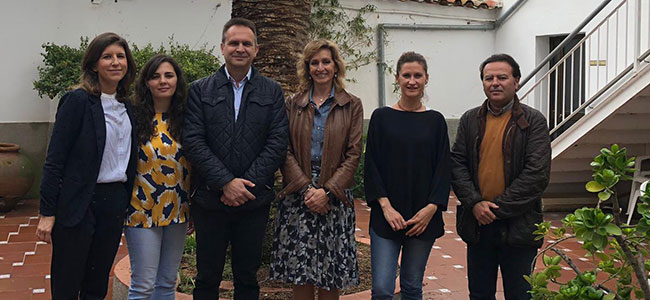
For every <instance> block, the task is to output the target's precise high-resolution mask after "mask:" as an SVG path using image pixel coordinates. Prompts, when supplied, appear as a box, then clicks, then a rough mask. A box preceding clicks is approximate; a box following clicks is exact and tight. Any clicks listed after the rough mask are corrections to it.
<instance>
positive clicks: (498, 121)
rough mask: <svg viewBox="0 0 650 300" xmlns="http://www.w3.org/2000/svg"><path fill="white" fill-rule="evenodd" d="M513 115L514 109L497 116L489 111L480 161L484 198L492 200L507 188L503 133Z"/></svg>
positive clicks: (481, 187)
mask: <svg viewBox="0 0 650 300" xmlns="http://www.w3.org/2000/svg"><path fill="white" fill-rule="evenodd" d="M511 116H512V110H509V111H507V112H505V113H503V114H502V115H500V116H497V117H495V116H494V115H492V114H491V113H487V120H486V122H485V134H484V135H483V140H482V141H481V149H480V152H479V163H478V185H479V188H480V189H481V196H482V197H483V200H487V201H492V200H494V198H496V197H497V196H499V195H501V194H503V192H505V190H506V183H505V177H504V173H503V172H504V170H503V135H504V133H505V130H506V126H507V125H508V121H510V117H511Z"/></svg>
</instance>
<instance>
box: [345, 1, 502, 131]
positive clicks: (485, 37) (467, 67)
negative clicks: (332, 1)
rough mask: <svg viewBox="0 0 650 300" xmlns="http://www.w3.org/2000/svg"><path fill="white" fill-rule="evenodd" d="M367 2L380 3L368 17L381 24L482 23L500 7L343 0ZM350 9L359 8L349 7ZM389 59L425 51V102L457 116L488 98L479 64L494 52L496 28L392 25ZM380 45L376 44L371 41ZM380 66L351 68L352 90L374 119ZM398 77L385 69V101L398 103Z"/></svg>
mask: <svg viewBox="0 0 650 300" xmlns="http://www.w3.org/2000/svg"><path fill="white" fill-rule="evenodd" d="M367 3H371V4H373V5H375V6H376V7H377V10H376V12H375V13H372V14H369V15H368V17H367V22H368V24H369V25H371V26H373V27H374V28H376V26H377V25H378V24H380V23H396V24H436V25H466V24H468V23H469V24H472V25H481V24H486V23H487V22H486V21H493V20H494V19H495V17H496V13H497V11H496V10H486V9H469V8H464V7H456V6H441V5H437V4H430V3H417V2H412V1H407V2H401V1H395V0H383V1H360V0H355V1H345V4H344V6H345V7H346V8H359V7H361V6H363V5H365V4H367ZM350 13H356V11H354V10H350ZM386 39H387V41H388V45H387V46H386V47H385V61H384V62H386V63H387V64H388V65H390V66H392V67H393V68H394V67H395V64H396V62H397V60H398V58H399V56H400V55H401V54H402V53H403V52H406V51H415V52H418V53H421V54H422V55H424V57H425V58H426V59H427V63H428V67H429V76H430V80H429V84H428V85H427V88H426V90H425V93H426V95H427V96H428V101H427V102H426V103H425V104H426V105H427V106H429V107H432V108H433V109H435V110H438V111H440V112H442V113H443V115H444V116H445V117H446V118H459V117H460V116H461V115H462V113H463V112H464V111H465V110H467V109H468V108H471V107H474V106H477V105H479V104H480V103H481V101H482V100H483V99H484V97H485V96H484V95H483V92H482V89H481V83H480V80H479V76H478V65H479V64H480V62H481V61H482V60H483V59H485V58H486V57H488V56H489V55H490V54H492V53H493V51H494V45H493V44H494V32H493V31H477V30H474V31H465V30H462V31H461V30H435V31H433V30H422V29H420V30H411V29H388V30H387V37H386ZM373 47H374V48H373V49H372V50H374V49H376V44H375V45H373ZM377 73H378V70H377V66H376V65H375V64H371V65H368V66H365V67H363V68H361V69H359V70H357V71H356V72H350V75H349V76H351V77H354V78H355V79H356V80H357V83H352V84H349V85H348V89H349V90H350V91H351V92H352V93H354V94H355V95H357V96H359V97H360V98H361V99H362V100H363V105H364V113H365V117H366V118H370V115H371V114H372V111H373V110H374V109H375V108H377V106H378V82H377V81H378V80H377V77H378V74H377ZM393 82H394V76H393V75H391V74H385V76H384V82H383V84H385V87H386V89H385V90H386V92H385V95H386V98H385V99H386V104H387V105H391V104H394V103H395V102H396V101H397V100H398V99H399V95H398V94H396V93H393Z"/></svg>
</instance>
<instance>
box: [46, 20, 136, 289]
mask: <svg viewBox="0 0 650 300" xmlns="http://www.w3.org/2000/svg"><path fill="white" fill-rule="evenodd" d="M81 64H82V66H81V68H82V72H83V73H82V76H81V81H80V83H79V85H78V86H77V89H75V90H74V91H70V92H68V93H66V94H65V95H63V97H62V98H61V101H60V102H59V107H58V109H57V112H56V121H55V123H54V129H53V131H52V137H51V139H50V144H49V146H48V150H47V157H46V159H45V164H44V165H43V179H42V181H41V201H40V221H39V223H38V227H37V229H36V236H37V237H38V239H39V240H41V241H44V242H48V243H49V242H51V243H52V267H51V273H50V274H51V286H52V299H66V300H67V299H78V298H81V299H103V298H104V297H105V296H106V291H107V289H108V276H109V273H110V270H111V266H112V264H113V260H114V258H115V254H116V253H117V249H118V247H119V244H120V238H121V236H122V228H123V225H124V217H125V215H126V206H127V204H128V200H129V196H130V192H131V188H132V186H133V179H134V175H135V162H136V159H137V156H136V152H135V151H136V147H135V146H136V143H135V142H134V138H135V131H134V130H133V127H134V126H133V122H132V121H133V118H132V116H131V107H130V105H129V102H128V100H127V95H128V93H129V86H130V85H131V82H133V79H134V77H135V62H134V60H133V56H132V55H131V51H130V50H129V46H128V44H127V43H126V40H124V39H123V38H122V37H120V36H118V35H117V34H115V33H110V32H107V33H103V34H100V35H98V36H97V37H96V38H94V39H93V40H92V42H90V44H89V45H88V49H87V50H86V53H85V54H84V57H83V60H82V63H81Z"/></svg>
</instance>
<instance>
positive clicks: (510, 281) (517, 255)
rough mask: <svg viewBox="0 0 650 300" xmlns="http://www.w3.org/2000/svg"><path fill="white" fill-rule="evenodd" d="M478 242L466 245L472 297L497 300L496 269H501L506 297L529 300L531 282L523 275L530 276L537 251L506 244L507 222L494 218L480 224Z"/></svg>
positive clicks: (512, 299)
mask: <svg viewBox="0 0 650 300" xmlns="http://www.w3.org/2000/svg"><path fill="white" fill-rule="evenodd" d="M479 228H480V229H479V230H480V239H479V241H478V243H476V244H474V245H471V246H468V247H467V277H468V280H469V298H470V299H471V300H494V299H495V294H496V287H497V272H498V269H499V268H500V269H501V277H502V279H503V291H504V296H505V298H506V300H522V299H530V294H528V293H527V291H529V290H530V288H531V287H530V285H529V284H528V282H526V280H525V279H524V277H523V276H524V275H530V265H531V263H532V262H533V258H534V257H535V255H536V254H537V248H535V247H513V246H509V245H506V243H505V233H506V224H505V222H503V221H499V220H497V221H495V222H493V223H491V224H488V225H484V226H480V227H479Z"/></svg>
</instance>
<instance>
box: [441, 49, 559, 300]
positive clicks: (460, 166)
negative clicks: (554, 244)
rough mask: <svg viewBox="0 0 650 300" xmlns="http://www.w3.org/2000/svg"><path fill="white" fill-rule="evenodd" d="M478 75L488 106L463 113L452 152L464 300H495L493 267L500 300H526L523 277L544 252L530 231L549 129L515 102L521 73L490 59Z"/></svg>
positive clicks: (544, 173) (547, 158)
mask: <svg viewBox="0 0 650 300" xmlns="http://www.w3.org/2000/svg"><path fill="white" fill-rule="evenodd" d="M480 72H481V80H482V82H483V91H484V92H485V95H486V96H487V100H485V101H484V102H483V105H481V106H479V107H476V108H473V109H470V110H469V111H467V112H465V113H464V114H463V116H462V117H461V119H460V124H459V127H458V133H457V135H456V142H455V143H454V146H453V148H452V152H451V157H452V175H453V180H452V186H453V188H454V193H455V194H456V197H458V200H460V202H461V204H460V205H459V206H458V214H457V221H456V228H457V231H458V234H459V235H460V236H461V238H462V239H463V241H465V242H466V243H467V273H468V280H469V292H470V299H472V300H479V299H480V300H487V299H495V293H496V281H497V271H498V268H500V269H501V275H502V278H503V290H504V293H505V297H506V299H508V300H510V299H517V300H521V299H530V294H528V293H527V291H528V290H530V285H529V284H528V283H527V282H526V281H525V280H524V278H523V275H527V274H530V265H531V263H532V261H533V258H534V257H535V255H536V254H537V249H538V248H539V247H540V246H541V245H542V240H535V236H534V235H533V231H535V229H536V226H535V223H540V222H542V199H541V196H542V193H543V192H544V189H546V186H547V185H548V180H549V176H550V168H551V147H550V136H549V132H548V126H547V123H546V119H545V118H544V116H543V115H542V114H541V113H540V112H539V111H537V110H535V109H533V108H531V107H529V106H527V105H525V104H522V103H520V102H519V99H518V98H517V95H516V91H517V89H518V88H519V79H520V78H521V71H520V70H519V65H518V64H517V62H516V61H515V60H514V59H513V58H512V57H510V56H509V55H507V54H496V55H493V56H491V57H489V58H488V59H487V60H485V61H484V62H483V63H482V64H481V66H480Z"/></svg>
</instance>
